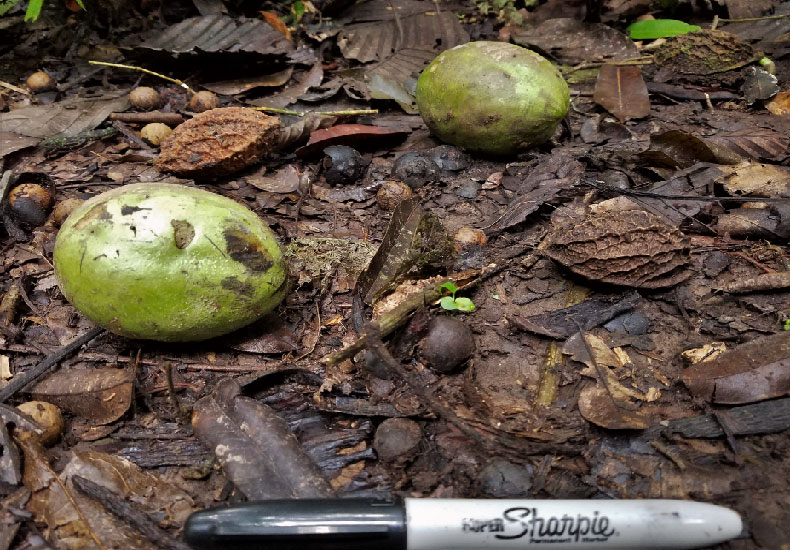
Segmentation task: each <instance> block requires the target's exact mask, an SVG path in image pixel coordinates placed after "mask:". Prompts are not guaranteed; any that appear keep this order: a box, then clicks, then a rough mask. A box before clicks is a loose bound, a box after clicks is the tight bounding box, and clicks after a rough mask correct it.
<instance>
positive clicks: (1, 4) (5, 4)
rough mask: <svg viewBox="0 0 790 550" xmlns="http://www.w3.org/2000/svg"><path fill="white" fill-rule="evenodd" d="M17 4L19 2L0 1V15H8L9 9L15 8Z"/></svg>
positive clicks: (11, 0) (10, 0)
mask: <svg viewBox="0 0 790 550" xmlns="http://www.w3.org/2000/svg"><path fill="white" fill-rule="evenodd" d="M18 3H19V0H4V1H0V15H5V14H6V13H8V12H9V11H10V10H11V8H13V7H14V6H16V5H17V4H18Z"/></svg>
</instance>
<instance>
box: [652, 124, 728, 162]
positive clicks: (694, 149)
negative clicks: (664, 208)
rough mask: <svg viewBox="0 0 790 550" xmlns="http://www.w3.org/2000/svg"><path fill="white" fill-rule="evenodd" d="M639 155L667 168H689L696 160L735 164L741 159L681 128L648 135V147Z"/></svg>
mask: <svg viewBox="0 0 790 550" xmlns="http://www.w3.org/2000/svg"><path fill="white" fill-rule="evenodd" d="M639 156H641V157H642V158H644V159H646V160H648V161H650V162H651V163H654V164H656V165H659V166H667V167H669V168H690V167H691V166H693V165H694V164H696V163H698V162H711V163H718V164H737V163H738V162H741V161H742V160H743V159H742V158H741V157H740V156H738V155H737V154H735V153H733V152H732V151H731V150H729V149H724V148H722V147H719V146H718V145H715V144H711V143H708V142H707V141H705V140H704V139H702V138H699V137H697V136H695V135H692V134H689V133H687V132H684V131H682V130H669V131H668V132H663V133H661V134H655V135H652V136H650V147H649V148H648V149H647V150H646V151H643V152H642V153H640V154H639Z"/></svg>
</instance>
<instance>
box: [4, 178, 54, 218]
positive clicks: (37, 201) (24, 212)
mask: <svg viewBox="0 0 790 550" xmlns="http://www.w3.org/2000/svg"><path fill="white" fill-rule="evenodd" d="M52 202H53V197H52V193H51V192H50V191H49V189H47V188H46V187H43V186H41V185H39V184H37V183H23V184H21V185H17V186H16V187H14V188H13V189H12V190H11V192H10V193H8V204H9V205H10V206H11V212H13V213H14V216H16V218H17V219H18V220H19V221H21V222H23V223H26V224H30V225H34V226H39V225H41V224H42V223H44V221H46V219H47V214H48V213H49V209H50V208H51V207H52Z"/></svg>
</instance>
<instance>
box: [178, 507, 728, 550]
mask: <svg viewBox="0 0 790 550" xmlns="http://www.w3.org/2000/svg"><path fill="white" fill-rule="evenodd" d="M741 528H742V526H741V518H740V516H739V515H738V514H737V513H736V512H734V511H732V510H730V509H728V508H724V507H721V506H715V505H712V504H705V503H701V502H689V501H684V500H465V499H433V498H427V499H413V498H407V499H405V500H403V501H382V500H374V499H305V500H269V501H260V502H252V503H247V504H240V505H235V506H231V507H229V508H217V509H214V510H206V511H203V512H197V513H195V514H192V516H191V517H190V518H189V520H188V521H187V524H186V527H185V537H186V541H187V542H188V543H189V544H190V545H191V546H193V547H194V548H199V549H220V548H222V549H225V548H233V549H234V550H238V549H252V548H255V549H257V550H498V549H501V550H508V549H532V548H549V549H552V550H583V549H601V550H609V549H613V548H620V549H629V550H649V549H658V548H664V549H680V548H704V547H706V546H710V545H714V544H717V543H719V542H723V541H726V540H728V539H731V538H734V537H737V536H738V535H740V533H741Z"/></svg>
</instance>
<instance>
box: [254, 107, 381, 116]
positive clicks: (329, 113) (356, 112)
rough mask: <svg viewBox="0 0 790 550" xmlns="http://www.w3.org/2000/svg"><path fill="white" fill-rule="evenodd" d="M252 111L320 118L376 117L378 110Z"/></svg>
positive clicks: (261, 109) (266, 108)
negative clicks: (318, 116)
mask: <svg viewBox="0 0 790 550" xmlns="http://www.w3.org/2000/svg"><path fill="white" fill-rule="evenodd" d="M251 109H253V110H254V111H266V112H267V113H277V114H279V115H293V116H305V115H311V114H312V115H321V116H344V115H346V116H352V115H377V114H378V113H379V110H378V109H349V110H346V111H307V112H305V113H300V112H299V111H291V110H289V109H275V108H274V107H251Z"/></svg>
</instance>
